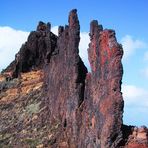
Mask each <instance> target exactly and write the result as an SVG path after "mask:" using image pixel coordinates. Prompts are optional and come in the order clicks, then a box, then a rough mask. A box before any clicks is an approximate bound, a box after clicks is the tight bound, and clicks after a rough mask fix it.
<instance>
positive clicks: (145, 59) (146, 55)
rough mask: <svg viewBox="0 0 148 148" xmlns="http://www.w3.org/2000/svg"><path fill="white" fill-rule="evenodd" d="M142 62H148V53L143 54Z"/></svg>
mask: <svg viewBox="0 0 148 148" xmlns="http://www.w3.org/2000/svg"><path fill="white" fill-rule="evenodd" d="M144 61H146V62H147V61H148V51H146V52H145V53H144Z"/></svg>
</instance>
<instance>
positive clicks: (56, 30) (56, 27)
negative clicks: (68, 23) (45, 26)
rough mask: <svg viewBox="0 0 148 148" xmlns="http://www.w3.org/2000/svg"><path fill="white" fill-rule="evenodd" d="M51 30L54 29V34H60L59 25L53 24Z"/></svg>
mask: <svg viewBox="0 0 148 148" xmlns="http://www.w3.org/2000/svg"><path fill="white" fill-rule="evenodd" d="M51 31H52V32H53V33H54V34H56V35H58V26H53V27H52V28H51Z"/></svg>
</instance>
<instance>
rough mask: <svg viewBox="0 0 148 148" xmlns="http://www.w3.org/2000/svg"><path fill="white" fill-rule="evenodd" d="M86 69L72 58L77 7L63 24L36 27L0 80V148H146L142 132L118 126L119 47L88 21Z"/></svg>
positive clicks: (107, 32)
mask: <svg viewBox="0 0 148 148" xmlns="http://www.w3.org/2000/svg"><path fill="white" fill-rule="evenodd" d="M89 35H90V44H89V49H88V57H89V62H90V66H91V72H88V71H87V68H86V67H85V65H84V63H83V61H82V60H81V58H80V56H79V41H80V25H79V20H78V16H77V10H76V9H74V10H72V11H71V12H70V14H69V19H68V25H65V26H59V29H58V36H56V35H54V34H53V33H52V32H51V24H50V23H47V24H45V23H43V22H39V24H38V26H37V29H36V31H33V32H31V33H30V35H29V37H28V40H27V42H26V43H25V44H23V45H22V47H21V49H20V51H19V52H18V53H17V54H16V58H15V60H14V61H13V62H12V63H11V64H10V65H9V66H8V67H7V68H6V69H5V70H4V71H3V73H2V74H1V75H0V117H1V118H0V147H4V146H5V145H8V146H12V147H37V148H42V147H51V148H56V147H59V148H146V147H148V129H147V128H146V127H141V128H136V127H134V126H126V125H123V121H122V116H123V107H124V101H123V98H122V93H121V83H122V75H123V68H122V63H121V59H122V55H123V49H122V46H121V45H120V44H119V43H118V42H117V40H116V37H115V31H113V30H108V29H105V30H104V29H103V27H102V25H100V24H98V22H97V21H96V20H94V21H92V22H91V24H90V34H89Z"/></svg>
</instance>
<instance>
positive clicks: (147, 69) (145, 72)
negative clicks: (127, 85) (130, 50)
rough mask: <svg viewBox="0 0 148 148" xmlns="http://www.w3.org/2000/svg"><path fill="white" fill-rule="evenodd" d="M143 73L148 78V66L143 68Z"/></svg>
mask: <svg viewBox="0 0 148 148" xmlns="http://www.w3.org/2000/svg"><path fill="white" fill-rule="evenodd" d="M141 73H142V75H143V76H144V77H145V78H148V67H146V68H144V69H143V70H141Z"/></svg>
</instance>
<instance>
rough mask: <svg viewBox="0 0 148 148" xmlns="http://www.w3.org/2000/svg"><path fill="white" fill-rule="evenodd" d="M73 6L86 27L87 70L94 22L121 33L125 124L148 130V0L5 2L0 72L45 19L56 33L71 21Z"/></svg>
mask: <svg viewBox="0 0 148 148" xmlns="http://www.w3.org/2000/svg"><path fill="white" fill-rule="evenodd" d="M73 8H76V9H77V10H78V17H79V20H80V25H81V41H80V46H79V49H80V56H81V57H82V59H83V61H84V62H85V64H86V66H87V67H88V68H89V63H88V58H87V48H88V44H89V36H88V33H89V25H90V21H92V20H93V19H95V20H98V22H99V23H100V24H102V25H103V27H104V28H108V29H114V30H115V31H116V37H117V40H118V42H119V43H121V44H122V45H123V49H124V56H123V60H122V63H123V67H124V75H123V80H122V82H123V84H122V92H123V98H124V101H125V107H124V115H123V120H124V124H127V125H136V126H141V125H147V126H148V118H147V115H148V91H147V90H148V83H147V82H148V29H147V26H148V12H147V9H148V0H93V1H88V0H73V1H72V0H54V1H53V0H42V1H39V0H0V71H1V70H2V69H3V68H5V67H6V66H7V65H8V64H9V63H10V62H11V61H12V60H13V59H14V57H15V53H17V52H18V50H19V48H20V47H21V45H22V43H24V42H25V41H26V40H27V37H28V35H29V32H30V31H32V30H36V26H37V24H38V22H39V21H40V20H41V21H44V22H51V24H52V31H53V32H55V33H56V32H57V28H58V27H57V26H59V25H65V24H67V23H68V13H69V11H70V10H71V9H73Z"/></svg>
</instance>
